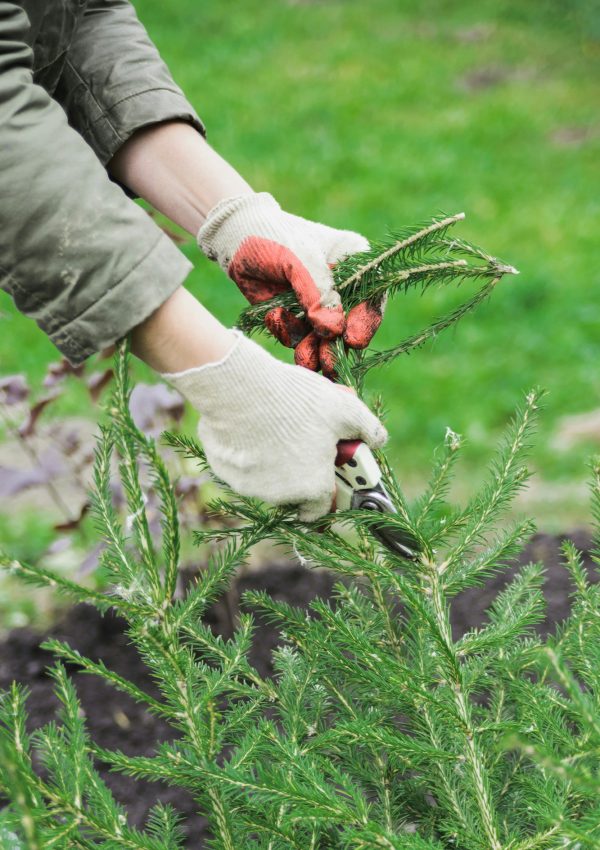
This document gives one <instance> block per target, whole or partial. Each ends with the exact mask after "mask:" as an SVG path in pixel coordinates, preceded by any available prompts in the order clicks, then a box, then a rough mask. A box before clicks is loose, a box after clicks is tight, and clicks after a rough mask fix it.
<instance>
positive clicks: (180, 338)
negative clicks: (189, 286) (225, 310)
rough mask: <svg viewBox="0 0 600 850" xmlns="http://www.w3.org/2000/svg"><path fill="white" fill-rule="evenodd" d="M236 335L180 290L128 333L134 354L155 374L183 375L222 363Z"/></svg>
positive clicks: (192, 297)
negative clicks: (186, 371) (186, 372)
mask: <svg viewBox="0 0 600 850" xmlns="http://www.w3.org/2000/svg"><path fill="white" fill-rule="evenodd" d="M234 342H235V335H234V334H233V333H232V332H231V331H230V330H228V329H227V328H226V327H225V326H224V325H222V324H221V322H219V321H218V319H216V318H215V317H214V316H213V315H212V313H209V311H208V310H207V309H206V308H205V307H203V306H202V304H200V302H199V301H197V300H196V299H195V298H194V296H193V295H192V294H191V293H189V292H188V291H187V290H186V289H184V288H183V287H179V289H177V290H176V291H175V292H174V293H173V295H171V297H170V298H168V299H167V300H166V301H165V302H164V304H162V305H161V306H160V307H159V308H158V310H156V312H154V313H153V314H152V315H151V316H150V317H149V318H148V319H146V321H145V322H142V323H141V324H140V325H138V326H137V327H136V328H134V329H133V331H132V333H131V348H132V351H133V353H134V354H135V355H136V356H137V357H139V358H140V359H141V360H143V361H144V362H145V363H147V364H148V365H149V366H151V367H152V368H153V369H155V370H156V371H157V372H182V371H184V370H185V369H193V368H194V367H195V366H204V365H205V364H206V363H214V362H216V361H217V360H221V359H222V358H223V357H224V356H225V355H226V354H227V352H228V351H229V350H230V349H231V348H232V346H233V343H234Z"/></svg>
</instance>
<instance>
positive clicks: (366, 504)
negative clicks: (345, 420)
mask: <svg viewBox="0 0 600 850" xmlns="http://www.w3.org/2000/svg"><path fill="white" fill-rule="evenodd" d="M337 449H338V451H337V457H336V459H335V477H336V484H337V497H336V507H337V509H338V510H363V511H376V512H378V513H381V514H397V513H398V511H397V510H396V508H395V507H394V504H393V502H392V500H391V499H390V497H389V495H388V493H387V491H386V489H385V487H384V486H383V483H382V475H381V469H380V468H379V464H378V463H377V461H376V460H375V457H374V456H373V453H372V452H371V449H370V448H369V447H368V446H367V444H366V443H363V442H362V440H340V441H339V443H338V445H337ZM371 531H372V533H373V534H374V535H375V537H377V539H378V540H379V541H380V543H383V545H384V546H385V547H386V548H387V549H389V551H390V552H395V553H396V554H398V555H401V556H402V557H403V558H407V559H408V560H411V561H414V560H416V559H417V558H418V557H419V554H420V551H421V546H420V544H419V541H418V540H417V539H416V537H415V536H414V535H413V534H412V533H411V532H410V531H409V530H408V529H402V528H390V527H386V526H385V525H383V524H382V525H379V524H377V523H374V524H372V525H371Z"/></svg>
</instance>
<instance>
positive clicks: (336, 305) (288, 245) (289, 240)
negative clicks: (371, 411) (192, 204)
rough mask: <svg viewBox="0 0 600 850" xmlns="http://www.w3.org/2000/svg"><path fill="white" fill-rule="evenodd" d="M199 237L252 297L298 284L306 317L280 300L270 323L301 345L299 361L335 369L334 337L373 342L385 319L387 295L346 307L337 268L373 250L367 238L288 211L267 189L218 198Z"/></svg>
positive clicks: (287, 341)
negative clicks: (336, 280) (337, 287)
mask: <svg viewBox="0 0 600 850" xmlns="http://www.w3.org/2000/svg"><path fill="white" fill-rule="evenodd" d="M198 244H199V245H200V247H201V248H202V250H203V251H204V252H205V254H206V255H207V256H208V257H209V258H210V259H213V260H216V261H217V262H218V263H219V264H220V266H221V267H222V268H223V269H224V271H225V272H226V273H227V274H228V275H229V276H230V277H231V278H232V279H233V280H234V281H235V282H236V284H237V285H238V287H239V288H240V290H241V291H242V293H243V294H244V295H245V297H246V298H247V299H248V301H249V302H250V303H251V304H258V303H260V302H262V301H268V300H269V299H270V298H273V297H274V296H275V295H278V294H280V293H281V292H284V291H285V290H286V289H289V288H290V287H291V288H292V289H293V290H294V292H295V294H296V297H297V299H298V302H299V303H300V305H301V306H302V308H303V309H304V313H305V317H306V318H304V319H302V318H299V317H297V316H294V315H293V313H291V312H290V311H289V310H286V309H284V308H282V307H277V308H274V309H273V310H270V311H269V312H268V313H267V315H266V317H265V324H266V326H267V327H268V329H269V330H270V331H271V333H273V335H274V336H276V337H277V339H278V340H279V341H280V342H282V343H283V344H284V345H287V346H288V347H290V348H294V349H295V354H294V357H295V361H296V363H297V364H298V365H299V366H305V367H307V368H309V369H312V370H318V369H319V368H321V369H322V371H323V373H324V374H325V375H327V376H329V377H333V375H334V372H335V356H334V349H333V345H332V341H333V340H335V339H336V338H337V337H340V336H343V339H344V342H345V343H346V344H347V345H348V346H350V347H351V348H366V347H367V345H368V344H369V342H370V341H371V338H372V337H373V335H374V333H375V332H376V331H377V329H378V327H379V325H380V324H381V318H382V312H383V302H381V301H380V302H378V303H372V302H365V303H363V304H359V305H357V306H356V307H354V308H353V309H352V310H350V312H349V313H348V316H347V317H346V316H345V315H344V311H343V309H342V305H341V301H340V296H339V294H338V292H336V290H335V288H334V280H333V274H332V272H331V268H332V266H334V265H335V264H336V263H338V262H339V261H340V260H343V259H345V258H346V257H348V256H350V255H351V254H355V253H357V252H359V251H365V250H367V249H368V247H369V243H368V242H367V240H366V239H365V238H364V237H363V236H360V235H359V234H358V233H353V232H352V231H349V230H335V229H334V228H332V227H327V226H325V225H324V224H318V223H316V222H312V221H307V220H306V219H303V218H299V217H298V216H294V215H290V214H289V213H286V212H283V210H282V209H281V207H280V206H279V204H278V203H277V202H276V201H275V199H274V198H273V197H271V195H269V194H267V193H266V192H261V193H258V194H245V195H240V196H238V197H233V198H228V199H226V200H223V201H221V202H220V203H219V204H217V205H216V206H215V207H214V208H213V209H212V210H211V212H210V213H209V214H208V217H207V220H206V222H205V224H204V225H203V226H202V227H201V228H200V230H199V233H198Z"/></svg>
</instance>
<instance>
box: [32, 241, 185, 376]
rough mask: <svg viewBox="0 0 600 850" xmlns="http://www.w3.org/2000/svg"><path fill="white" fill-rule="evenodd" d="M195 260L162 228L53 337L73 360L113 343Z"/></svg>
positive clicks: (144, 315)
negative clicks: (131, 266) (137, 256)
mask: <svg viewBox="0 0 600 850" xmlns="http://www.w3.org/2000/svg"><path fill="white" fill-rule="evenodd" d="M192 268H193V266H192V263H190V261H189V260H188V259H187V257H185V256H184V255H183V254H182V253H181V251H179V249H178V248H176V247H175V245H173V243H172V242H171V240H170V239H169V238H168V236H166V235H165V234H164V233H162V232H161V234H160V238H159V240H158V242H156V243H155V244H154V245H153V246H152V248H151V249H150V251H149V252H148V253H147V254H146V255H145V256H144V257H143V258H142V260H141V261H140V262H139V263H138V264H137V265H136V266H135V268H134V269H132V270H131V271H130V272H129V273H128V274H127V275H126V276H125V277H124V278H122V279H121V280H120V281H119V282H118V283H116V284H115V285H114V286H112V287H111V288H110V289H108V290H107V291H106V292H105V293H104V294H103V295H102V296H101V297H100V298H99V299H98V300H97V301H96V302H95V303H94V304H92V305H91V306H90V307H88V308H87V309H86V310H84V312H83V313H80V314H79V315H78V316H75V317H74V318H72V319H70V320H69V322H68V323H67V324H65V325H63V326H62V327H61V328H60V329H59V330H57V331H55V332H53V333H51V334H49V336H50V339H51V340H52V342H53V343H54V345H56V347H57V348H58V349H59V350H60V351H61V352H62V354H64V356H65V357H66V358H67V359H68V360H69V362H70V363H72V364H73V365H74V366H77V365H79V364H80V363H82V362H83V361H84V360H85V359H86V357H89V356H90V355H91V354H95V353H96V352H97V351H101V350H102V349H104V348H108V347H109V346H110V345H113V344H114V343H115V342H117V341H118V340H119V339H122V338H123V337H124V336H126V335H127V334H128V333H129V331H130V330H132V329H133V328H135V327H136V326H137V325H139V324H140V323H141V322H143V321H144V319H147V318H148V316H150V315H152V313H154V312H155V311H156V310H157V309H158V308H159V307H160V306H161V304H163V303H164V302H165V301H166V300H167V298H169V296H171V295H172V294H173V293H174V292H175V291H176V290H177V289H178V288H179V287H180V286H181V284H182V283H183V282H184V280H185V279H186V277H187V276H188V275H189V273H190V271H191V270H192Z"/></svg>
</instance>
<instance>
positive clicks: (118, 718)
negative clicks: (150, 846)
mask: <svg viewBox="0 0 600 850" xmlns="http://www.w3.org/2000/svg"><path fill="white" fill-rule="evenodd" d="M569 537H570V538H571V539H572V540H574V542H575V544H576V545H577V546H578V547H580V548H581V550H582V551H583V552H584V553H585V562H586V565H587V566H588V568H589V569H590V572H591V575H592V577H593V579H594V580H596V581H598V580H600V576H599V575H598V573H597V572H596V571H595V570H594V569H593V568H592V563H591V559H590V558H589V555H588V554H587V553H588V550H589V546H590V540H589V537H588V536H587V535H586V534H584V533H578V532H576V533H573V534H570V535H569ZM562 539H563V538H559V537H551V536H549V535H543V534H538V535H536V536H535V537H534V538H533V539H532V540H531V542H530V543H529V545H528V546H527V548H526V549H525V550H524V552H523V555H522V557H521V559H520V563H521V564H526V563H529V562H531V561H542V562H543V563H544V564H545V566H546V569H547V573H546V583H545V588H544V591H545V595H546V599H547V602H548V616H547V618H546V620H545V622H544V623H543V624H542V625H541V627H540V631H541V632H542V633H546V632H548V631H549V630H552V629H553V627H554V624H556V623H557V622H559V621H560V620H562V619H564V617H566V616H567V614H568V610H569V595H570V593H571V590H572V588H571V585H570V582H569V578H568V575H567V573H566V571H565V569H564V568H563V567H562V565H561V560H560V544H561V542H562ZM517 568H518V567H517V566H515V567H512V568H510V569H509V570H507V571H505V572H503V573H502V575H501V576H497V577H495V578H493V579H492V580H490V581H489V582H488V583H487V584H486V585H485V587H483V588H475V589H471V590H469V591H467V592H465V593H464V594H462V595H461V597H459V598H458V599H457V600H456V604H455V606H454V612H453V622H452V625H453V629H454V632H455V634H456V635H459V634H462V633H463V632H465V631H467V630H468V629H470V628H472V627H474V626H477V625H479V624H480V623H481V622H482V620H483V619H484V612H485V610H486V608H488V607H489V605H490V603H491V602H492V600H493V599H494V597H495V596H496V594H497V592H498V590H500V589H501V587H502V586H503V585H504V584H505V583H506V582H507V580H508V579H509V578H510V576H511V575H513V574H514V572H515V571H516V570H517ZM333 581H334V577H333V576H332V575H331V574H329V573H328V572H326V571H322V570H307V569H304V568H302V567H299V566H295V565H290V564H273V565H271V566H269V567H268V568H266V569H265V570H263V571H261V572H260V573H254V574H252V575H248V576H245V577H243V578H241V579H240V580H239V581H238V583H237V584H236V586H235V588H234V589H233V591H232V592H231V593H230V594H229V604H227V605H226V604H225V603H219V604H218V605H216V606H214V607H213V609H212V610H211V611H210V614H209V616H208V618H207V619H208V622H209V623H210V625H211V627H212V628H213V629H214V630H215V631H217V632H219V633H221V634H223V635H224V636H228V635H229V634H230V633H231V628H232V626H231V609H232V607H233V608H235V604H236V597H237V596H238V595H239V594H241V593H242V592H243V591H245V590H248V589H263V590H266V591H267V592H268V593H269V594H271V595H272V596H273V597H274V598H277V599H281V600H285V601H286V602H289V603H291V604H294V605H302V606H305V605H306V604H307V603H308V602H309V601H310V600H311V599H313V598H314V597H316V596H320V597H327V596H328V595H329V594H330V592H331V588H332V584H333ZM123 625H124V624H123V621H122V620H120V619H119V618H118V617H115V616H113V615H106V616H104V617H101V616H99V615H98V613H97V612H96V611H95V609H92V608H90V607H88V606H85V605H78V606H76V607H74V608H72V609H70V610H69V611H68V613H67V614H66V616H65V617H64V619H63V620H62V622H60V623H59V624H57V625H56V626H55V627H54V628H53V630H52V635H53V636H55V637H57V638H59V639H61V640H65V641H67V642H68V643H69V644H70V645H71V646H72V647H74V648H75V649H77V650H79V652H81V653H82V654H83V655H87V656H89V657H91V658H101V659H102V660H103V661H104V662H105V664H106V665H107V666H108V667H109V668H111V669H114V670H115V671H116V672H118V673H120V674H121V675H123V676H125V677H126V678H128V679H130V680H131V681H133V682H135V683H136V684H138V685H139V686H141V687H143V688H144V689H145V690H147V691H149V692H152V693H156V688H155V686H154V684H153V683H152V681H151V680H149V678H148V676H147V674H146V672H145V669H144V666H143V664H142V663H141V661H140V660H139V658H138V656H137V655H136V653H135V651H134V650H133V649H132V648H131V646H130V645H129V644H128V641H127V638H126V636H125V635H124V633H123ZM40 640H41V637H40V635H39V634H38V633H36V632H34V631H32V630H31V629H16V630H14V631H13V632H11V633H10V634H9V635H8V637H7V639H6V640H5V641H4V643H3V644H0V690H3V689H5V688H6V687H7V686H8V685H9V684H10V683H11V681H13V680H17V681H19V682H23V683H25V684H26V685H27V686H28V688H29V689H30V691H31V696H30V698H29V701H28V708H29V715H30V725H31V728H36V727H38V726H41V725H42V724H44V723H47V722H48V721H49V720H50V719H51V718H52V717H53V715H54V711H55V709H56V707H57V702H56V700H55V698H54V696H53V694H52V683H51V682H50V680H49V679H48V677H47V675H46V672H45V669H46V667H47V665H49V664H50V663H51V656H50V655H49V653H47V652H45V651H44V650H41V649H40V648H39V643H40ZM277 640H278V636H277V632H276V631H275V629H273V628H272V627H270V626H268V625H267V624H265V623H262V622H260V621H259V623H258V629H257V633H256V639H255V642H254V647H253V651H252V659H251V660H252V663H253V664H254V665H255V667H256V668H257V669H258V670H259V672H260V673H261V674H263V675H268V674H269V673H270V672H271V669H272V668H271V652H272V650H273V648H274V647H275V645H276V644H277ZM74 680H75V682H76V685H77V690H78V693H79V695H80V698H81V701H82V704H83V707H84V710H85V714H86V717H87V722H88V726H89V729H90V732H91V735H92V737H93V739H94V740H95V741H97V742H98V743H99V744H100V745H101V746H103V747H108V748H111V749H121V750H123V751H124V752H126V753H130V754H137V755H150V754H151V753H152V751H153V748H154V745H155V743H156V741H157V740H163V739H166V738H169V737H170V730H169V727H168V726H167V725H166V724H165V723H164V722H163V721H161V720H159V719H157V718H155V717H152V716H151V715H149V714H148V713H147V712H146V711H145V710H144V709H143V708H142V707H140V706H138V705H137V704H135V703H134V702H133V701H132V700H131V699H130V698H129V697H128V696H126V695H124V694H120V693H119V692H117V691H115V690H114V689H113V688H110V687H109V686H108V685H106V684H104V683H102V682H101V681H99V680H98V679H96V678H95V677H93V676H88V675H84V674H81V673H74ZM104 775H105V778H106V780H107V782H108V784H109V785H110V787H111V788H112V790H113V792H114V794H115V797H116V798H117V799H118V800H119V801H120V802H122V803H123V804H124V805H125V807H126V808H127V810H128V812H129V816H130V819H131V822H132V823H134V824H136V825H141V824H143V822H144V819H145V817H146V815H147V812H148V809H149V808H150V806H152V805H153V804H154V803H156V802H157V801H158V800H160V801H162V802H170V803H172V804H173V805H174V806H175V807H176V808H178V809H179V810H180V811H181V812H182V813H183V814H184V816H185V828H186V833H187V836H188V839H187V846H188V847H190V848H193V849H194V850H200V848H201V847H202V846H203V843H204V842H203V839H204V837H205V835H206V822H205V820H204V819H203V818H201V817H199V816H198V815H197V814H196V807H195V805H194V801H193V799H192V797H191V796H189V795H186V794H185V793H184V792H182V791H181V790H180V789H173V788H168V787H166V786H160V785H158V784H156V783H153V784H150V783H144V782H140V781H134V780H132V779H129V778H127V777H124V776H121V775H120V774H115V773H108V772H106V773H105V774H104Z"/></svg>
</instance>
